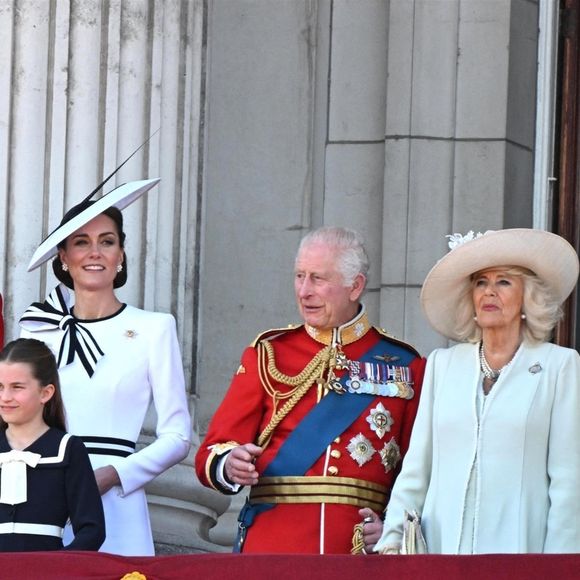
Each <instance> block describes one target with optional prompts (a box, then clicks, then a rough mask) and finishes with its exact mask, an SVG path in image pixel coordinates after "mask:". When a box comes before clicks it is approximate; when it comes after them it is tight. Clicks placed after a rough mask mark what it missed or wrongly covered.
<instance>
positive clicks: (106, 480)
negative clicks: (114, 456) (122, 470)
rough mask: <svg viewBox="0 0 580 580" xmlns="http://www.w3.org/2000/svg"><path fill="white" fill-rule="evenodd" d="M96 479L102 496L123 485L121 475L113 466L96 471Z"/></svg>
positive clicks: (106, 466)
mask: <svg viewBox="0 0 580 580" xmlns="http://www.w3.org/2000/svg"><path fill="white" fill-rule="evenodd" d="M95 479H96V480H97V487H98V488H99V492H100V494H101V495H105V494H106V493H107V492H108V491H109V490H110V489H111V488H113V487H115V486H116V485H121V480H120V479H119V474H118V473H117V470H116V469H115V468H114V467H113V466H112V465H105V466H103V467H99V468H97V469H95Z"/></svg>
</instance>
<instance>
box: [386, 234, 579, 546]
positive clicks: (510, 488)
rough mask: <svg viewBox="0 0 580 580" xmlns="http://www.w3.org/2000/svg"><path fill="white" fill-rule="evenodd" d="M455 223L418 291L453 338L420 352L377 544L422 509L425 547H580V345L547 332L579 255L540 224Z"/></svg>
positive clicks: (395, 542)
mask: <svg viewBox="0 0 580 580" xmlns="http://www.w3.org/2000/svg"><path fill="white" fill-rule="evenodd" d="M450 237H451V238H452V239H451V243H450V247H451V248H452V250H451V252H449V253H448V254H447V255H446V256H445V257H444V258H442V259H441V260H440V261H439V262H438V263H437V264H436V265H435V266H434V267H433V269H432V270H431V272H429V274H428V275H427V278H426V279H425V283H424V285H423V290H422V293H421V303H422V306H423V310H424V312H425V314H426V316H427V318H428V320H429V322H430V323H431V325H432V326H433V327H434V328H435V329H436V330H437V331H438V332H440V333H441V334H443V335H444V336H446V337H448V338H449V339H451V340H454V341H457V342H459V343H460V344H457V345H456V346H452V347H451V348H447V349H437V350H435V351H433V352H432V353H431V355H430V356H429V358H428V361H427V368H426V371H425V378H424V381H423V389H422V393H421V401H420V403H419V410H418V413H417V418H416V420H415V424H414V427H413V432H412V436H411V443H410V447H409V451H408V452H407V455H406V456H405V460H404V462H403V466H402V470H401V473H400V475H399V477H398V478H397V480H396V482H395V485H394V488H393V492H392V494H391V498H390V501H389V505H388V507H387V511H386V518H385V524H384V529H383V534H382V537H381V539H380V540H379V542H378V543H377V545H376V547H375V551H377V552H380V553H383V554H389V553H399V551H400V550H401V547H402V546H401V544H402V536H403V534H402V532H403V519H404V512H405V511H408V512H411V513H412V512H413V511H417V512H418V514H420V516H421V525H422V528H423V533H424V536H425V539H426V542H427V549H428V551H429V552H430V553H444V554H483V553H526V552H536V553H543V552H580V487H579V486H578V482H579V481H580V445H579V444H578V442H579V441H580V356H579V355H578V352H576V351H575V350H572V349H568V348H563V347H560V346H556V345H555V344H552V343H550V342H548V340H549V337H550V334H551V332H552V330H553V328H554V326H555V324H556V322H557V321H558V319H559V317H560V316H561V308H560V306H561V304H562V303H563V302H564V300H565V299H566V298H567V297H568V295H569V294H570V293H571V292H572V290H573V288H574V286H575V285H576V281H577V278H578V256H577V255H576V252H575V251H574V249H573V248H572V246H570V244H568V242H566V241H565V240H564V239H563V238H561V237H559V236H557V235H555V234H551V233H549V232H544V231H539V230H531V229H512V230H500V231H495V232H486V233H485V234H484V235H481V234H478V235H473V232H470V233H469V234H468V235H467V236H465V237H463V236H460V235H459V234H455V235H454V236H450Z"/></svg>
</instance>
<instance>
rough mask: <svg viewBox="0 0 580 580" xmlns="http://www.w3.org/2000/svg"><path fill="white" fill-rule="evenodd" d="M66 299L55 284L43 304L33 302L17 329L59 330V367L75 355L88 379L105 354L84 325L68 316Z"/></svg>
mask: <svg viewBox="0 0 580 580" xmlns="http://www.w3.org/2000/svg"><path fill="white" fill-rule="evenodd" d="M69 300H70V293H69V291H68V289H67V288H66V287H65V286H64V285H63V284H59V285H58V286H57V287H56V288H55V289H54V290H53V291H52V292H51V293H50V294H49V296H48V298H47V299H46V301H45V302H34V303H33V304H31V305H30V306H29V307H28V308H27V309H26V311H25V312H24V314H23V315H22V317H21V318H20V326H22V328H24V329H25V330H28V331H30V332H38V331H41V330H57V329H59V328H60V329H61V330H62V331H64V335H63V338H62V342H61V343H60V349H59V353H58V360H57V362H58V366H59V368H60V367H61V366H66V365H68V364H70V363H71V362H73V360H74V358H75V356H78V357H79V360H80V361H81V363H82V365H83V367H84V368H85V370H86V371H87V374H88V375H89V377H92V376H93V374H94V372H95V367H96V366H97V363H98V362H99V360H100V359H101V358H102V357H103V356H104V354H105V353H104V352H103V351H102V350H101V348H100V347H99V345H98V344H97V341H96V340H95V339H94V337H93V335H92V334H91V333H90V332H89V330H88V329H87V328H86V326H84V325H83V324H82V323H80V322H79V321H78V320H77V319H76V318H75V317H74V316H73V315H72V314H71V313H70V309H69Z"/></svg>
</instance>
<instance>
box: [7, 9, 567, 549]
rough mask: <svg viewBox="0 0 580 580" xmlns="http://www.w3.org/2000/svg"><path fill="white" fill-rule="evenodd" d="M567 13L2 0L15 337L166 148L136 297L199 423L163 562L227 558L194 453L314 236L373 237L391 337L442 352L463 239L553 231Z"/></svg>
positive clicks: (10, 324)
mask: <svg viewBox="0 0 580 580" xmlns="http://www.w3.org/2000/svg"><path fill="white" fill-rule="evenodd" d="M557 4H558V3H557V2H555V1H554V0H153V1H147V0H53V1H51V2H46V1H45V0H0V37H1V38H2V39H3V40H4V48H3V50H2V51H1V52H0V183H1V184H2V188H1V189H0V215H2V216H3V219H4V227H3V229H2V232H3V233H2V234H1V235H0V291H1V292H2V294H3V295H4V297H5V318H6V321H7V327H6V335H7V339H9V338H11V337H13V336H15V335H16V334H17V332H18V328H17V320H18V317H19V314H20V313H21V312H22V311H23V309H24V308H25V307H26V306H27V305H28V304H29V303H30V302H31V301H34V300H38V299H40V298H43V297H44V295H45V294H46V293H47V292H48V291H49V290H50V289H51V287H52V286H53V285H54V283H55V280H54V278H53V277H52V274H51V273H49V272H48V271H47V269H46V267H44V268H43V269H41V270H39V271H35V272H33V273H27V272H26V264H27V263H28V259H29V257H30V256H31V255H32V253H33V251H34V249H35V248H36V246H37V245H38V243H39V242H40V240H41V239H42V238H43V237H44V236H45V235H46V234H47V233H48V232H50V231H51V230H52V229H53V228H54V227H55V226H56V224H57V223H58V221H59V219H60V217H61V216H62V214H63V210H65V209H68V208H69V207H70V206H72V205H74V204H75V203H77V202H78V200H79V199H82V197H83V196H84V195H86V194H87V193H88V192H89V191H91V190H92V189H93V188H94V187H95V185H96V184H98V183H99V182H100V181H101V178H102V177H103V176H106V175H108V174H109V173H110V172H111V171H112V170H113V169H114V168H115V167H116V166H117V165H118V164H119V163H120V162H122V161H123V160H124V159H125V158H126V157H127V156H128V155H129V154H130V153H131V152H132V151H133V150H134V149H136V148H137V147H138V146H139V145H140V144H141V143H143V142H144V141H145V140H146V139H147V138H148V137H149V136H150V135H152V134H154V133H155V131H157V130H158V132H157V133H155V135H154V136H153V137H152V139H151V140H150V141H149V142H148V144H147V145H146V146H145V147H143V149H141V150H140V151H139V152H138V153H137V154H136V155H135V157H134V158H133V159H132V160H131V161H130V162H129V163H128V164H127V165H126V166H125V167H123V168H122V169H121V171H120V172H119V174H118V176H117V183H122V182H123V181H127V180H131V179H141V178H146V177H161V179H162V181H161V184H160V185H159V186H158V188H157V190H156V191H155V192H151V193H150V194H149V195H148V196H147V198H146V199H143V200H140V201H139V202H137V203H135V204H134V205H133V206H131V207H130V208H128V209H127V210H126V211H125V215H126V219H127V254H128V258H129V268H130V271H131V275H130V277H129V282H128V284H127V286H126V287H125V288H123V289H122V291H121V292H120V294H119V296H120V298H121V299H122V300H124V301H127V302H130V303H132V304H135V305H137V306H140V307H144V308H147V309H154V310H162V311H167V312H172V313H173V314H174V315H175V316H176V318H177V321H178V327H179V337H180V341H181V346H182V351H183V357H184V365H185V369H186V377H187V379H188V388H189V396H190V402H191V412H192V415H193V417H194V424H195V433H194V445H193V447H192V451H191V454H190V457H189V458H188V459H187V460H186V461H185V462H184V463H183V464H182V465H179V466H177V467H175V468H174V469H172V470H170V472H168V473H167V474H165V475H164V476H163V477H161V478H158V480H156V481H155V482H153V483H152V484H151V486H150V487H149V488H148V493H149V500H150V505H151V510H152V518H153V526H154V532H155V534H156V540H157V541H158V543H159V546H160V550H167V551H171V550H174V551H180V550H181V551H222V550H227V549H228V545H229V543H230V542H231V539H232V537H233V533H234V531H235V521H234V518H233V515H232V514H233V513H234V512H235V511H236V509H237V506H238V505H239V501H240V500H239V499H236V500H234V502H233V504H232V506H231V507H230V508H229V511H228V505H229V501H230V500H229V499H228V498H224V497H221V496H219V495H217V494H214V493H213V492H210V491H209V490H206V489H204V488H202V487H201V486H200V484H199V483H198V482H197V481H196V480H195V475H194V472H193V469H192V467H191V464H192V458H193V454H194V453H195V448H196V445H197V444H198V443H199V437H200V435H203V433H204V431H205V429H206V428H207V424H208V422H209V420H210V418H211V416H212V414H213V412H214V410H215V408H216V407H217V405H218V404H219V402H220V400H221V398H222V397H223V394H224V393H225V390H226V389H227V387H228V385H229V382H230V378H231V376H232V374H233V372H234V371H235V369H236V368H237V366H238V358H239V356H240V354H241V351H242V350H243V348H244V347H245V346H246V345H247V344H248V343H249V342H250V341H252V340H253V338H254V337H255V336H256V335H257V334H258V332H259V331H261V330H264V329H265V328H268V327H278V326H285V325H286V324H288V323H290V322H296V321H297V320H298V317H297V313H296V309H295V306H294V299H293V292H292V268H293V259H294V254H295V252H296V249H297V246H298V243H299V240H300V238H301V237H302V235H304V234H305V233H306V232H307V231H308V230H310V229H311V228H314V227H317V226H319V225H322V224H327V225H344V226H349V227H353V228H356V229H358V230H360V231H361V232H363V233H364V235H365V237H366V239H367V244H368V247H369V250H370V257H371V272H370V280H369V289H368V292H367V294H366V298H365V302H366V304H367V307H368V309H369V311H370V314H371V317H372V319H374V320H375V321H376V322H377V324H379V325H380V326H382V327H384V328H386V329H387V330H388V331H389V332H391V333H392V334H394V335H396V336H399V337H400V338H403V339H405V340H407V341H409V342H411V343H414V344H415V345H416V346H417V347H418V348H419V349H420V350H421V351H422V352H423V353H425V354H428V352H430V350H432V349H433V348H435V347H437V346H442V345H444V344H446V342H445V340H444V339H443V338H442V337H440V336H438V335H437V334H436V333H435V332H434V331H432V330H431V329H430V328H429V326H428V325H427V323H426V321H425V320H424V318H423V316H422V314H421V310H420V307H419V300H418V298H419V293H420V289H421V284H422V281H423V279H424V277H425V275H426V273H427V272H428V270H429V269H430V267H431V266H432V265H433V264H434V263H435V261H436V260H437V259H438V258H440V257H441V256H442V255H443V254H444V253H445V252H446V239H445V235H446V234H449V233H452V232H463V233H465V232H466V231H468V230H471V229H473V230H476V231H478V230H481V231H485V230H488V229H498V228H503V227H532V226H534V227H542V228H546V229H553V223H554V214H555V213H557V212H558V211H559V209H558V208H555V207H554V195H553V187H554V180H555V178H554V175H555V174H554V168H555V164H556V162H557V150H558V147H557V135H558V127H559V117H558V115H559V112H558V108H557V102H558V98H557V97H558V86H559V84H558V83H559V78H560V77H559V76H558V74H559V73H558V71H559V68H558V62H560V61H559V60H558V59H559V56H560V54H561V36H560V34H559V29H560V26H561V23H560V19H559V7H560V6H557ZM564 4H565V2H562V6H563V5H564ZM153 425H154V422H153V418H151V420H150V421H149V422H148V426H147V427H146V429H145V430H144V432H143V441H142V442H143V443H146V442H147V440H148V438H150V437H152V436H153V432H152V427H153ZM224 512H226V513H225V514H224ZM220 514H224V515H223V516H222V517H221V518H220V523H219V525H218V526H217V527H214V524H215V523H216V521H217V520H218V518H219V516H220Z"/></svg>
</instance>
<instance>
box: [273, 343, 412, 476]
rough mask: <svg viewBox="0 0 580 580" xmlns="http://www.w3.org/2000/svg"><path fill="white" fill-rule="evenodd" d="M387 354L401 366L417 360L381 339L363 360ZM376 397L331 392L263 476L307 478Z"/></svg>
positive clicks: (293, 435) (361, 359)
mask: <svg viewBox="0 0 580 580" xmlns="http://www.w3.org/2000/svg"><path fill="white" fill-rule="evenodd" d="M385 354H387V355H390V356H393V357H398V358H397V365H404V366H408V365H409V363H410V362H411V361H412V360H413V359H414V358H415V355H414V354H412V353H410V352H409V351H408V350H407V349H405V348H404V347H402V346H400V345H397V344H393V343H390V342H387V341H386V340H382V339H381V340H379V341H378V342H377V343H376V344H375V345H374V346H373V347H372V348H371V349H370V350H368V351H367V352H366V353H365V354H364V355H363V356H362V357H361V358H360V359H359V360H360V361H361V362H372V361H373V360H376V359H375V357H377V356H379V357H380V356H381V355H385ZM348 378H349V375H348V373H345V374H344V376H343V377H342V378H341V379H340V383H341V384H342V385H343V386H345V383H346V381H347V380H348ZM375 397H376V395H367V394H354V393H348V392H345V393H343V394H342V395H339V394H338V393H335V392H334V391H331V392H329V393H328V394H327V395H326V396H325V397H324V398H323V399H322V400H321V401H320V402H319V403H318V404H317V405H315V407H314V408H313V409H312V410H311V411H310V412H309V413H308V414H307V415H306V416H305V417H304V418H303V419H302V421H301V422H300V423H299V424H298V425H297V426H296V428H295V429H294V430H293V431H292V433H290V435H289V436H288V438H287V439H286V441H284V443H283V444H282V446H281V447H280V449H279V450H278V453H277V454H276V457H274V459H273V460H272V461H271V462H270V464H269V465H268V466H267V467H266V469H265V470H264V471H263V473H262V475H263V476H265V477H272V476H282V475H284V476H288V475H304V474H305V473H306V472H307V471H308V469H310V467H312V465H314V463H315V462H316V461H317V459H318V458H319V457H320V456H321V455H322V453H324V450H325V449H326V448H327V447H328V445H330V443H331V442H332V441H334V439H335V438H336V437H337V436H338V435H340V434H341V433H343V432H344V431H345V430H346V428H347V427H348V426H349V425H351V424H352V423H353V422H354V421H355V419H356V418H357V417H359V416H360V414H361V413H362V412H363V411H364V410H365V409H366V408H367V407H368V406H369V405H370V404H371V403H372V401H373V399H374V398H375Z"/></svg>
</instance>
